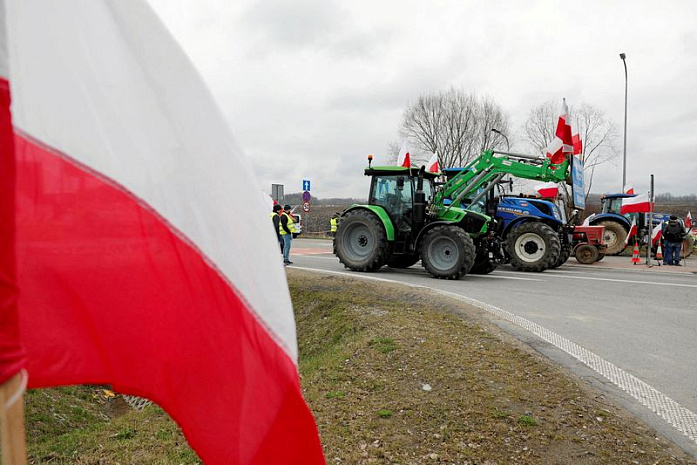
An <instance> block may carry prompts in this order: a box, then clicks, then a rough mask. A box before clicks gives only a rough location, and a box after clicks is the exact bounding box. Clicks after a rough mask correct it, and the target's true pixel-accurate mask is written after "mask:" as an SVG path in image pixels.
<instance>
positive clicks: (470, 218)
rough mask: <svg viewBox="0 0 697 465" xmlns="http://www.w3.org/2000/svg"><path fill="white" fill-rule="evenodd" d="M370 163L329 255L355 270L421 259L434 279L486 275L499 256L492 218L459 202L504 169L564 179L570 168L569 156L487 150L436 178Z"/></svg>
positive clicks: (470, 201) (474, 197) (475, 197)
mask: <svg viewBox="0 0 697 465" xmlns="http://www.w3.org/2000/svg"><path fill="white" fill-rule="evenodd" d="M371 162H372V157H368V168H366V170H365V175H366V176H369V177H370V178H371V182H370V191H369V196H368V204H367V205H352V206H351V207H349V208H348V209H346V210H345V211H344V212H343V213H342V219H341V222H340V223H339V228H338V230H337V232H336V236H335V237H334V254H335V255H336V256H337V257H338V258H339V261H340V262H341V263H342V264H343V265H344V266H345V267H347V268H349V269H351V270H354V271H375V270H378V269H379V268H381V267H382V266H384V265H387V266H390V267H393V268H407V267H410V266H412V265H414V264H415V263H416V262H417V261H419V259H420V260H421V263H422V265H423V267H424V268H425V269H426V271H428V272H429V273H430V274H431V275H432V276H434V277H436V278H440V279H459V278H461V277H462V276H464V275H466V274H467V273H470V272H471V273H478V274H486V273H490V272H491V271H493V270H494V269H495V268H496V266H497V264H498V263H502V262H503V261H504V256H503V252H502V248H501V241H500V239H499V238H498V237H497V236H496V234H495V231H496V229H497V228H496V223H495V220H494V219H492V218H491V217H490V216H488V215H486V214H484V213H482V212H479V211H474V210H473V209H468V208H462V205H477V203H478V202H479V200H481V199H482V198H483V197H484V196H486V195H487V193H488V192H489V191H490V190H491V188H493V187H494V186H495V185H496V184H497V183H498V182H499V181H501V179H502V178H503V176H504V175H506V174H512V175H514V176H519V177H523V178H527V179H538V180H542V181H551V180H555V181H562V180H565V179H566V176H567V175H568V169H569V162H568V160H565V161H564V162H562V163H561V164H558V165H552V164H551V162H550V161H549V159H546V158H544V157H536V156H531V155H520V154H512V153H506V152H494V151H485V152H483V153H482V154H481V155H479V156H478V157H476V158H475V159H474V160H473V161H472V162H471V163H469V164H468V165H467V166H466V167H465V168H463V169H462V171H461V172H460V173H459V174H458V175H456V176H454V177H453V178H451V179H450V180H448V181H447V182H445V183H438V182H437V181H436V179H437V178H438V176H439V174H434V173H429V172H426V171H425V169H424V167H421V168H420V169H417V168H405V167H398V166H376V167H373V166H371Z"/></svg>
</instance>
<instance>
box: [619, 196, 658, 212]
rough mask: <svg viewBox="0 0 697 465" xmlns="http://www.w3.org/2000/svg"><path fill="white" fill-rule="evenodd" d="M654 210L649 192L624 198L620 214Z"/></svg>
mask: <svg viewBox="0 0 697 465" xmlns="http://www.w3.org/2000/svg"><path fill="white" fill-rule="evenodd" d="M651 210H653V208H652V205H651V202H649V195H648V194H639V195H636V196H634V197H627V198H624V199H622V206H621V207H620V214H621V215H624V214H625V213H646V212H650V211H651Z"/></svg>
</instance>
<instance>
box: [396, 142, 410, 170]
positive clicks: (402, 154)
mask: <svg viewBox="0 0 697 465" xmlns="http://www.w3.org/2000/svg"><path fill="white" fill-rule="evenodd" d="M397 166H403V167H405V168H409V167H410V166H411V158H410V157H409V149H408V148H407V143H406V142H405V143H404V144H402V148H401V149H400V150H399V156H398V157H397Z"/></svg>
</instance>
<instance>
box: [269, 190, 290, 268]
mask: <svg viewBox="0 0 697 465" xmlns="http://www.w3.org/2000/svg"><path fill="white" fill-rule="evenodd" d="M291 210H292V208H291V206H290V205H285V206H281V205H280V204H275V205H274V206H273V211H272V212H271V214H270V215H269V216H270V218H271V222H272V223H273V227H274V230H275V231H276V237H278V244H279V245H280V247H281V253H282V254H283V264H284V265H290V264H292V263H293V262H291V261H290V247H291V242H292V241H293V233H294V232H295V220H294V219H293V215H292V214H291Z"/></svg>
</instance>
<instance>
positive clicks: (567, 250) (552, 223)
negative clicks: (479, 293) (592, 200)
mask: <svg viewBox="0 0 697 465" xmlns="http://www.w3.org/2000/svg"><path fill="white" fill-rule="evenodd" d="M460 170H461V168H446V169H444V170H443V174H444V175H445V176H446V178H449V177H450V176H452V175H454V174H457V173H459V172H460ZM506 183H507V182H503V183H502V184H506ZM463 204H465V205H467V199H463ZM467 208H469V209H473V210H475V211H481V212H482V213H484V214H486V215H489V216H492V217H494V219H495V220H496V224H495V230H494V234H495V235H496V237H497V238H498V240H499V241H500V243H501V244H502V246H503V247H502V248H503V257H504V260H505V261H506V262H508V263H510V264H511V266H513V268H515V269H516V270H519V271H544V270H546V269H549V268H556V267H558V266H561V265H562V264H563V263H564V262H566V260H568V258H569V256H570V255H571V251H572V238H573V226H569V225H568V222H567V221H566V217H565V216H566V215H565V212H564V210H563V209H560V208H559V207H558V206H557V205H556V204H555V203H553V202H550V201H548V200H542V199H539V198H535V197H526V196H522V195H520V196H512V195H498V196H497V195H495V192H494V189H491V190H489V192H488V194H487V196H486V197H485V198H483V199H481V202H480V203H479V205H467ZM489 263H490V262H489V261H485V260H481V261H480V260H477V261H475V266H474V267H473V268H472V270H471V273H488V272H489V271H490V270H489V269H488V267H491V266H492V265H490V264H489ZM478 265H479V266H478Z"/></svg>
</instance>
